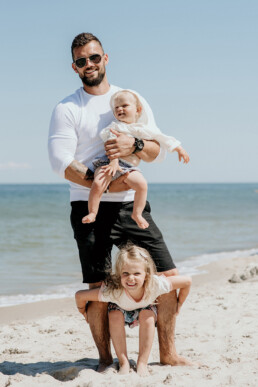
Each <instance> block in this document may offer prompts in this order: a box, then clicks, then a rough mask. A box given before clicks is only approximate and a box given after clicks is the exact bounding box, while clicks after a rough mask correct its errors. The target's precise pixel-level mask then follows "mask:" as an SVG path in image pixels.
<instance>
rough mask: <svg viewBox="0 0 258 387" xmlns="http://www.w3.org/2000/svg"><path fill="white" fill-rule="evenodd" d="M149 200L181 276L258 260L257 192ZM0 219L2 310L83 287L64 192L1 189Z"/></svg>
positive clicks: (214, 188) (205, 191) (196, 189)
mask: <svg viewBox="0 0 258 387" xmlns="http://www.w3.org/2000/svg"><path fill="white" fill-rule="evenodd" d="M148 200H149V201H150V203H151V208H152V216H153V218H154V220H155V221H156V223H157V224H158V226H159V228H160V229H161V231H162V233H163V236H164V239H165V241H166V243H167V245H168V248H169V250H170V252H171V254H172V256H173V259H174V261H175V263H176V264H177V267H178V268H179V270H180V273H188V274H191V275H194V274H196V273H198V272H199V271H198V267H200V266H201V265H204V264H207V263H209V262H212V261H216V260H219V259H223V258H226V257H236V256H250V255H252V254H256V253H258V184H149V191H148ZM0 214H1V216H0V306H6V305H14V304H18V303H25V302H32V301H39V300H43V299H51V298H60V297H66V296H71V295H73V294H74V291H75V290H76V289H79V288H82V287H83V286H84V285H82V284H81V279H82V278H81V268H80V262H79V258H78V252H77V247H76V242H75V240H74V239H73V232H72V229H71V225H70V219H69V218H70V203H69V186H68V185H67V184H56V185H54V184H49V185H47V184H46V185H43V184H38V185H29V184H28V185H0ZM114 252H115V250H114Z"/></svg>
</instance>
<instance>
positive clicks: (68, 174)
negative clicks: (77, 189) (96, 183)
mask: <svg viewBox="0 0 258 387" xmlns="http://www.w3.org/2000/svg"><path fill="white" fill-rule="evenodd" d="M87 171H88V168H87V167H86V166H85V165H83V164H82V163H79V161H77V160H73V161H72V162H71V164H70V165H68V167H67V168H66V170H65V178H66V180H69V181H71V182H72V183H76V184H79V185H82V186H84V187H88V188H90V187H91V185H92V180H90V179H88V178H87Z"/></svg>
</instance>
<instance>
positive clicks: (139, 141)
mask: <svg viewBox="0 0 258 387" xmlns="http://www.w3.org/2000/svg"><path fill="white" fill-rule="evenodd" d="M143 147H144V142H143V141H142V140H138V149H140V150H142V149H143Z"/></svg>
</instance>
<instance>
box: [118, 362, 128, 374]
mask: <svg viewBox="0 0 258 387" xmlns="http://www.w3.org/2000/svg"><path fill="white" fill-rule="evenodd" d="M129 372H130V363H129V361H127V362H124V363H123V364H121V365H120V367H119V371H118V373H119V375H127V374H129Z"/></svg>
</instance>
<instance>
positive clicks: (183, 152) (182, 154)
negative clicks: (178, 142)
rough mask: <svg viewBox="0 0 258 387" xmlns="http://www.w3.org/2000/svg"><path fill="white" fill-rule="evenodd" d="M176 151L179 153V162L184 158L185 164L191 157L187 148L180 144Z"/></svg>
mask: <svg viewBox="0 0 258 387" xmlns="http://www.w3.org/2000/svg"><path fill="white" fill-rule="evenodd" d="M175 151H176V152H177V153H178V160H179V162H180V161H181V160H182V159H183V160H184V164H187V163H188V162H189V161H190V157H189V155H188V153H187V152H186V150H185V149H184V148H182V147H181V146H178V147H177V148H176V149H175Z"/></svg>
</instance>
